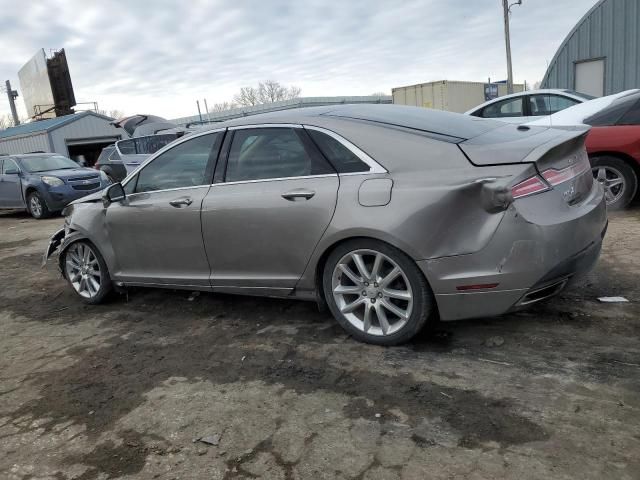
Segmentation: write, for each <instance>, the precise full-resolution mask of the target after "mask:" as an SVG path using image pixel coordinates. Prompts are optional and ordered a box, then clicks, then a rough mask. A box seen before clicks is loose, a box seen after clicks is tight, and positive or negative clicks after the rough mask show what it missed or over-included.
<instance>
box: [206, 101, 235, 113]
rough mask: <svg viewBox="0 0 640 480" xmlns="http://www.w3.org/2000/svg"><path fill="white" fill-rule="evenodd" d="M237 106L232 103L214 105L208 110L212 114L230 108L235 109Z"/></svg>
mask: <svg viewBox="0 0 640 480" xmlns="http://www.w3.org/2000/svg"><path fill="white" fill-rule="evenodd" d="M237 106H238V105H236V104H235V103H233V102H222V103H214V104H213V106H212V107H211V108H210V109H209V110H210V111H212V112H224V111H225V110H231V109H232V108H236V107H237Z"/></svg>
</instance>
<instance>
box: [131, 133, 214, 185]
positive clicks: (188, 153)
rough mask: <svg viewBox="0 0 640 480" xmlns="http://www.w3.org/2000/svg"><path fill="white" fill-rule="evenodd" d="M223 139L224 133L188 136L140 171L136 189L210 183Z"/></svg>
mask: <svg viewBox="0 0 640 480" xmlns="http://www.w3.org/2000/svg"><path fill="white" fill-rule="evenodd" d="M221 140H222V133H212V134H209V135H202V136H200V137H195V138H192V139H189V140H187V141H185V142H183V143H181V144H179V145H176V146H175V147H173V148H172V149H170V150H167V151H166V152H164V153H163V154H161V155H159V156H158V157H156V158H155V159H154V160H153V161H152V162H151V163H149V164H148V165H147V166H145V167H144V168H143V169H142V170H141V171H140V173H139V174H138V178H137V185H136V187H135V192H136V193H139V192H152V191H155V190H166V189H171V188H184V187H195V186H198V185H208V184H210V183H211V180H212V178H211V177H212V172H213V165H212V162H213V161H214V159H215V157H216V156H217V153H218V149H219V146H220V142H221ZM132 181H135V179H134V180H132ZM128 185H129V183H127V186H128ZM125 191H127V190H126V189H125Z"/></svg>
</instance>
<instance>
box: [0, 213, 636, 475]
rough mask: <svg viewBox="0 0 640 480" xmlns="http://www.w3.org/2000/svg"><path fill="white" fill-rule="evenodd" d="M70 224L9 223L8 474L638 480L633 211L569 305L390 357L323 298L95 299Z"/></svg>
mask: <svg viewBox="0 0 640 480" xmlns="http://www.w3.org/2000/svg"><path fill="white" fill-rule="evenodd" d="M61 222H62V221H61V219H60V218H54V219H50V220H45V221H35V220H33V219H31V218H29V217H27V216H26V215H25V214H21V213H0V232H2V234H1V236H0V352H2V355H1V356H0V478H8V479H25V480H26V479H36V478H52V479H58V480H63V479H72V478H78V479H110V478H120V477H126V478H141V479H147V478H161V479H174V478H175V479H178V478H179V479H202V478H207V479H231V478H265V479H317V478H318V479H319V478H355V479H397V478H406V479H414V478H415V479H451V478H466V479H490V478H496V479H498V478H500V479H502V478H518V479H519V480H525V479H534V478H535V479H568V478H580V479H583V480H584V479H638V478H640V346H639V345H638V338H639V336H640V319H639V314H640V307H639V305H640V285H639V283H638V273H639V272H640V254H639V253H638V238H640V210H638V209H637V208H636V209H635V210H633V211H628V212H625V213H622V214H617V215H614V216H612V218H611V223H610V227H609V232H608V235H607V238H606V241H605V246H604V250H603V254H602V257H601V260H600V263H599V265H598V267H597V268H596V270H595V271H594V272H593V273H592V274H590V275H589V276H588V277H587V278H586V279H585V280H584V281H583V282H582V283H581V284H580V285H577V286H574V287H573V288H572V289H570V290H568V291H566V292H564V293H563V294H562V295H561V296H559V297H556V298H555V299H553V300H551V301H549V302H547V303H545V304H542V305H538V306H536V307H535V308H533V309H531V310H530V311H527V312H521V313H518V314H513V315H507V316H504V317H500V318H490V319H481V320H474V321H465V322H455V323H443V324H440V325H439V326H437V328H436V330H435V331H434V332H432V333H431V334H430V335H427V334H425V335H422V336H421V337H420V338H418V339H417V340H416V341H414V342H413V343H412V344H410V345H407V346H402V347H395V348H382V347H374V346H369V345H364V344H360V343H357V342H355V341H353V340H351V339H350V338H348V337H347V336H346V335H345V334H344V333H343V331H342V330H341V329H340V328H339V327H338V326H337V325H336V323H335V322H334V321H333V320H332V319H331V318H330V316H329V315H328V314H326V313H320V312H318V310H317V308H316V306H315V305H314V304H312V303H304V302H294V301H287V300H273V299H260V298H249V297H233V296H226V295H214V294H204V293H203V294H201V295H199V296H197V297H195V298H193V299H191V300H190V299H189V297H190V292H184V291H182V292H181V291H168V290H151V289H149V290H144V289H139V290H133V291H130V292H129V293H128V295H126V296H124V295H123V296H119V297H116V298H114V299H113V300H112V301H111V302H110V303H108V304H106V305H101V306H95V307H89V306H84V305H82V304H81V303H80V302H79V301H78V300H77V299H76V298H75V297H74V296H73V294H72V293H71V291H70V289H69V288H68V287H67V285H66V284H65V282H64V281H63V280H61V279H60V277H59V276H58V274H57V272H56V269H55V266H54V265H49V266H48V267H47V268H46V269H44V270H42V269H40V260H41V255H42V252H43V249H44V248H45V245H46V243H47V240H48V236H49V235H50V234H51V233H53V232H54V231H55V230H56V229H57V228H58V226H59V225H60V224H61ZM602 295H624V296H626V297H627V298H628V299H629V300H630V303H626V304H601V303H598V302H597V300H596V298H597V297H598V296H602ZM201 437H211V438H208V439H209V440H210V441H211V443H213V444H206V443H203V442H200V441H196V440H197V439H199V438H201Z"/></svg>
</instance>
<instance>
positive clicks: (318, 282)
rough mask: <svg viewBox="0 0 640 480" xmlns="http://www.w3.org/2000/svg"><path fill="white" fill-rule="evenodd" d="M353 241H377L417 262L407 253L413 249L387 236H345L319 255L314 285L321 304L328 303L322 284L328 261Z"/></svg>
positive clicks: (413, 255)
mask: <svg viewBox="0 0 640 480" xmlns="http://www.w3.org/2000/svg"><path fill="white" fill-rule="evenodd" d="M383 237H384V238H383ZM352 240H375V241H377V242H382V243H385V244H387V245H389V246H390V247H393V248H396V249H398V250H400V251H401V252H402V253H404V254H405V255H407V256H408V257H409V258H410V259H411V260H413V261H414V262H415V261H416V258H417V257H416V256H415V253H414V254H412V253H411V252H410V251H407V250H411V249H408V248H407V247H406V246H404V245H402V243H401V242H397V241H393V239H392V241H389V238H387V236H386V235H385V236H378V235H371V234H359V235H351V236H345V237H341V238H338V239H335V240H334V241H333V242H332V243H330V244H328V245H327V246H325V247H324V248H323V251H322V253H321V254H320V255H319V257H318V260H317V261H316V263H315V269H314V272H313V273H314V275H313V282H314V285H315V289H316V293H317V297H318V300H319V301H320V302H326V298H325V291H324V286H323V282H322V276H323V273H324V268H325V266H326V264H327V260H328V259H329V256H330V255H331V253H332V252H333V251H334V250H335V249H336V248H338V247H339V246H340V245H342V244H344V243H346V242H349V241H352ZM403 247H404V248H403ZM416 266H418V265H417V264H416ZM418 271H420V273H421V274H422V276H423V277H424V279H425V281H426V282H427V284H428V285H429V287H430V288H431V282H429V278H427V276H426V275H425V273H424V272H423V271H422V269H421V268H420V267H419V266H418Z"/></svg>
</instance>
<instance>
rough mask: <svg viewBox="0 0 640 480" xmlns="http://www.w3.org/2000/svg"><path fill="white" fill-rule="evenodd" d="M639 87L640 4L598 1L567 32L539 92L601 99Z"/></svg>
mask: <svg viewBox="0 0 640 480" xmlns="http://www.w3.org/2000/svg"><path fill="white" fill-rule="evenodd" d="M638 87H640V0H599V1H598V2H597V3H596V4H595V5H594V6H593V8H591V10H589V11H588V12H587V14H586V15H585V16H584V17H582V19H581V20H580V21H579V22H578V24H577V25H576V26H575V27H574V28H573V30H571V32H569V35H567V38H565V40H564V41H563V42H562V44H561V45H560V48H559V49H558V51H557V52H556V54H555V56H554V57H553V60H551V63H550V64H549V68H548V69H547V72H546V73H545V75H544V78H543V79H542V84H541V88H568V89H571V90H576V91H578V92H582V93H588V94H590V95H595V96H602V95H611V94H613V93H618V92H621V91H623V90H628V89H630V88H638Z"/></svg>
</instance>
